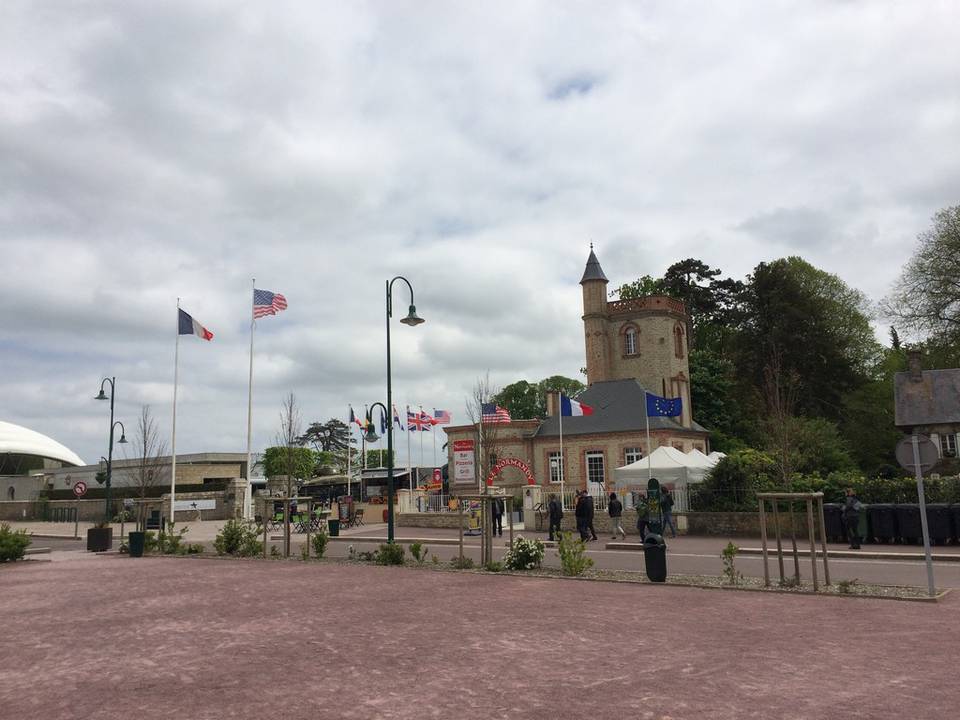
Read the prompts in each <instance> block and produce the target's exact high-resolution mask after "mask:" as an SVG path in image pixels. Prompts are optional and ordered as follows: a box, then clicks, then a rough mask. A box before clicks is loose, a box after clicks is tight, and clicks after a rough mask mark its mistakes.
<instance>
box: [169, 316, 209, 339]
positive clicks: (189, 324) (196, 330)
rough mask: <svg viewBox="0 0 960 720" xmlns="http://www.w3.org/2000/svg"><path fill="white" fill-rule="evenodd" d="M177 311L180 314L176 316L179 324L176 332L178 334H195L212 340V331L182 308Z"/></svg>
mask: <svg viewBox="0 0 960 720" xmlns="http://www.w3.org/2000/svg"><path fill="white" fill-rule="evenodd" d="M178 312H179V313H180V315H179V316H178V320H177V324H178V326H179V330H178V332H179V333H180V335H196V336H197V337H199V338H203V339H204V340H213V333H212V332H210V331H209V330H207V329H206V328H205V327H204V326H203V325H201V324H200V323H198V322H197V321H196V320H194V319H193V318H192V317H191V316H190V315H189V314H187V313H185V312H184V311H183V310H178Z"/></svg>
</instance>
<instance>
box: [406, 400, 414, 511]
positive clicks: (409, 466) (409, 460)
mask: <svg viewBox="0 0 960 720" xmlns="http://www.w3.org/2000/svg"><path fill="white" fill-rule="evenodd" d="M407 485H409V486H410V492H413V459H412V458H411V457H410V406H409V405H407Z"/></svg>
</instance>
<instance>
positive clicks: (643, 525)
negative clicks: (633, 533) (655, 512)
mask: <svg viewBox="0 0 960 720" xmlns="http://www.w3.org/2000/svg"><path fill="white" fill-rule="evenodd" d="M634 507H636V509H637V532H638V533H640V541H641V542H643V540H644V539H645V538H646V537H647V526H648V525H649V524H650V520H649V518H648V517H647V515H648V514H649V513H650V509H649V508H648V507H647V496H646V494H645V493H637V502H636V504H635V505H634Z"/></svg>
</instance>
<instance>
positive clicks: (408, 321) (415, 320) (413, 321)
mask: <svg viewBox="0 0 960 720" xmlns="http://www.w3.org/2000/svg"><path fill="white" fill-rule="evenodd" d="M397 280H403V281H404V282H405V283H406V284H407V288H409V290H410V309H409V311H408V312H407V316H406V317H405V318H403V319H402V320H400V322H401V323H403V324H404V325H409V326H411V327H416V326H417V325H420V324H421V323H422V322H423V318H422V317H418V316H417V306H416V305H414V304H413V286H412V285H411V284H410V281H409V280H407V279H406V278H405V277H403V276H402V275H397V276H396V277H395V278H393V280H388V281H387V408H393V384H392V383H393V380H392V378H391V366H390V318H391V317H393V284H394V283H395V282H396V281H397ZM384 412H385V413H386V414H387V420H388V422H387V542H388V543H392V542H393V415H392V414H391V410H388V409H386V408H385V409H384Z"/></svg>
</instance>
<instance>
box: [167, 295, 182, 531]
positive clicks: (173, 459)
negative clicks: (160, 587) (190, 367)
mask: <svg viewBox="0 0 960 720" xmlns="http://www.w3.org/2000/svg"><path fill="white" fill-rule="evenodd" d="M174 347H175V350H174V351H173V431H172V433H171V441H170V522H171V523H172V522H173V519H174V514H173V508H174V507H175V505H174V502H175V498H176V495H177V383H178V382H179V379H180V378H179V373H180V298H177V341H176V345H175V346H174ZM164 529H166V528H164Z"/></svg>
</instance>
